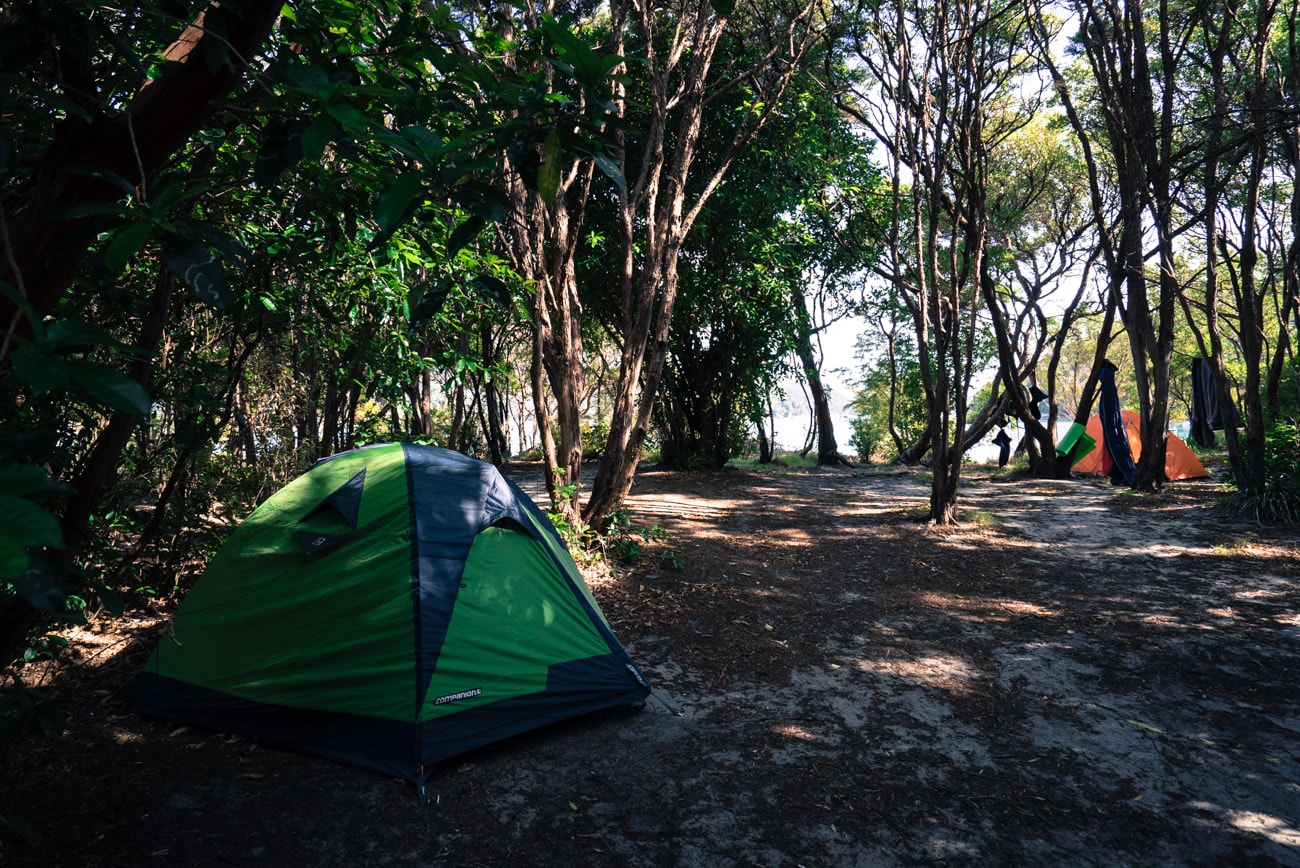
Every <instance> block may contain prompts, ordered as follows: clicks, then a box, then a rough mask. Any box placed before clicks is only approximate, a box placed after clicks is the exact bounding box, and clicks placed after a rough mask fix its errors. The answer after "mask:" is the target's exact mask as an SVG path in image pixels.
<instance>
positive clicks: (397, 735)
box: [133, 444, 650, 793]
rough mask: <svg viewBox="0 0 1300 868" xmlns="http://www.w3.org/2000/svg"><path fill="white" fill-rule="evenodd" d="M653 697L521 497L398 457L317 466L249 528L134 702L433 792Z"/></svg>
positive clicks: (486, 472)
mask: <svg viewBox="0 0 1300 868" xmlns="http://www.w3.org/2000/svg"><path fill="white" fill-rule="evenodd" d="M649 693H650V689H649V687H648V685H647V684H646V682H645V679H644V678H643V677H642V675H641V673H640V672H639V671H638V670H637V668H636V666H635V665H634V664H633V663H632V661H631V659H630V658H629V657H628V654H627V652H626V651H625V650H624V649H623V647H622V646H621V645H620V644H619V642H618V640H617V639H616V638H615V637H614V634H613V632H611V630H610V628H609V624H608V623H607V622H606V620H605V616H604V615H603V614H602V613H601V611H600V607H599V606H598V605H597V603H596V601H595V599H594V598H593V597H592V595H591V592H590V590H589V589H588V588H587V586H586V584H585V583H584V582H583V580H582V576H581V574H580V573H579V572H578V570H577V567H576V566H575V565H574V563H573V559H572V557H571V556H570V555H569V552H568V550H567V549H566V548H565V546H564V543H563V541H562V540H560V538H559V536H558V535H557V534H556V532H555V528H554V527H553V526H552V525H551V523H550V521H549V520H547V518H546V516H545V515H544V514H543V513H542V512H541V511H540V510H538V508H537V506H536V505H535V504H533V502H532V501H531V500H529V499H528V497H527V495H525V494H524V493H523V492H521V491H520V490H519V489H518V488H517V487H516V486H515V485H514V483H512V482H510V481H509V480H508V479H506V478H505V477H503V476H502V475H501V474H500V473H499V472H497V470H496V468H494V467H492V466H491V465H489V464H485V463H483V462H481V461H475V460H473V459H471V458H467V457H465V456H463V455H459V454H457V453H455V452H449V451H447V450H444V449H436V448H432V447H425V446H413V445H409V444H388V445H383V446H374V447H368V448H364V449H358V450H354V451H352V452H347V453H343V454H340V455H337V456H334V457H332V458H328V459H325V460H323V461H321V462H319V463H317V464H316V466H315V467H313V468H312V469H311V470H309V471H308V472H307V473H305V474H304V475H303V476H301V477H299V478H298V479H297V480H295V481H294V482H292V483H290V484H289V485H288V486H286V487H285V488H284V489H282V490H281V491H280V492H278V493H277V494H275V495H274V496H272V497H271V498H270V499H269V500H267V501H266V502H265V503H264V504H262V505H261V506H260V507H258V508H257V510H255V511H254V512H253V514H252V515H250V516H249V517H248V519H247V520H246V521H245V522H244V523H243V524H242V525H241V526H240V527H239V528H238V529H237V530H236V531H235V532H234V533H233V534H232V535H231V537H230V539H229V540H228V541H227V542H226V543H225V545H224V546H222V548H221V550H220V551H219V552H218V553H217V555H216V556H215V557H214V558H213V560H212V562H211V564H209V566H208V568H207V570H206V571H205V572H204V574H203V575H202V576H201V577H200V578H199V579H198V581H197V582H196V583H195V585H194V588H193V590H192V591H190V593H189V595H188V596H187V597H186V598H185V600H184V602H183V603H182V604H181V606H180V607H179V608H178V609H177V611H176V614H175V616H174V618H173V620H172V629H171V630H169V631H168V634H167V635H166V636H164V637H163V638H162V639H161V640H160V641H159V643H158V647H157V649H156V650H155V651H154V653H153V656H152V657H151V658H150V659H149V661H148V663H147V664H146V666H145V669H144V671H143V672H142V673H141V674H140V676H139V677H138V678H137V680H136V683H135V686H134V690H133V702H134V705H135V707H136V708H137V710H139V711H141V712H144V713H146V714H150V715H155V716H159V717H165V718H168V719H172V720H178V721H184V722H187V723H195V724H200V725H203V726H208V727H211V728H213V729H218V730H222V731H228V732H237V733H242V734H246V735H250V736H255V737H257V738H259V739H261V740H262V741H264V742H266V743H269V744H274V745H278V746H281V747H287V748H291V749H295V750H300V751H303V752H305V753H311V754H316V755H320V756H326V757H330V758H333V759H337V760H342V761H345V762H349V763H353V764H355V765H359V766H363V767H367V768H372V769H375V770H378V771H382V772H384V773H389V774H393V775H395V776H397V777H401V778H405V779H408V780H411V781H413V782H415V783H416V784H417V786H418V787H419V788H420V790H421V793H422V792H423V784H424V780H425V779H426V776H427V775H428V773H429V771H430V766H432V765H433V764H435V763H437V762H439V761H441V760H444V759H446V758H447V757H450V756H453V755H455V754H458V753H461V752H463V751H466V750H470V749H472V748H474V747H478V746H480V745H483V744H487V743H489V742H492V741H496V740H498V739H501V738H505V737H507V736H510V735H514V734H516V733H519V732H523V731H526V730H529V729H533V728H535V727H538V726H542V725H545V724H547V723H551V722H553V721H556V720H561V719H564V718H567V717H571V716H573V715H577V714H583V713H586V712H589V711H594V710H597V709H602V708H609V707H613V706H618V705H628V704H640V703H643V702H644V700H645V697H646V696H648V695H649Z"/></svg>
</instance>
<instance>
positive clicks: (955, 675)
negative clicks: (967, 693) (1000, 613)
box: [852, 654, 987, 692]
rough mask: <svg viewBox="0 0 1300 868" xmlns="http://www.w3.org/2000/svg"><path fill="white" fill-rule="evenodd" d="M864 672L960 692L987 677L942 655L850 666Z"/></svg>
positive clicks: (959, 661) (966, 664)
mask: <svg viewBox="0 0 1300 868" xmlns="http://www.w3.org/2000/svg"><path fill="white" fill-rule="evenodd" d="M852 665H853V666H854V667H856V668H857V669H860V670H862V671H864V672H875V673H879V674H883V675H892V676H895V677H897V678H903V679H906V680H908V681H912V682H914V683H916V684H924V685H926V686H927V687H935V688H939V689H941V690H948V691H955V692H961V691H964V690H968V689H970V682H971V681H974V680H976V679H979V678H984V677H987V676H986V675H985V674H984V673H983V672H981V671H980V670H979V669H977V668H975V667H974V666H971V665H970V664H969V663H967V662H966V661H965V660H962V659H960V658H957V657H951V656H947V655H942V654H932V655H927V656H922V657H917V658H914V659H891V658H888V657H886V658H877V659H872V660H857V661H854V662H853V664H852Z"/></svg>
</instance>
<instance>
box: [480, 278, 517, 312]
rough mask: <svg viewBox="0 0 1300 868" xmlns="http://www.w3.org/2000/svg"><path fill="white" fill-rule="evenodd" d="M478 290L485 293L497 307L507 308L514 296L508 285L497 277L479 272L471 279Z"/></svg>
mask: <svg viewBox="0 0 1300 868" xmlns="http://www.w3.org/2000/svg"><path fill="white" fill-rule="evenodd" d="M471 282H472V283H473V285H474V287H475V288H477V289H478V291H479V292H481V293H483V294H484V295H486V296H487V297H488V298H490V299H491V300H492V301H493V302H495V303H496V304H497V305H498V306H499V307H503V308H505V309H506V310H509V309H510V308H511V307H512V306H513V305H514V297H513V296H512V295H511V293H510V285H509V284H508V283H506V282H505V281H504V280H501V279H500V278H498V277H493V276H492V275H490V274H480V275H479V276H478V277H476V278H474V280H473V281H471Z"/></svg>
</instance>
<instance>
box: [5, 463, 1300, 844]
mask: <svg viewBox="0 0 1300 868" xmlns="http://www.w3.org/2000/svg"><path fill="white" fill-rule="evenodd" d="M982 476H983V478H982V479H978V480H976V481H973V482H971V483H970V484H969V485H968V486H967V487H966V488H965V489H964V491H963V503H964V504H965V505H966V508H967V512H966V517H967V519H968V520H967V522H966V523H965V524H964V525H963V527H962V528H960V529H957V530H953V531H937V530H934V529H930V528H927V527H926V525H925V524H924V522H923V521H920V520H919V519H918V517H919V516H920V515H921V514H923V513H924V505H925V503H926V498H927V497H928V489H927V487H926V485H925V483H924V481H923V480H922V479H920V478H918V477H917V476H916V475H915V474H911V473H906V472H888V473H870V472H866V471H836V472H805V473H788V474H775V475H773V474H767V475H759V474H746V473H727V474H719V475H715V476H686V475H679V474H672V473H664V472H648V473H645V474H643V475H642V477H641V478H640V480H639V482H638V485H637V488H636V489H635V490H634V496H633V498H632V500H631V502H630V506H631V508H632V512H633V516H634V518H635V520H636V521H637V522H638V523H641V524H644V525H652V524H657V525H659V526H661V527H663V528H664V529H666V530H667V531H668V532H669V537H668V539H667V540H663V541H659V542H654V543H649V544H647V547H646V548H647V550H646V553H645V555H644V556H643V557H642V559H641V561H640V562H639V563H638V564H637V566H635V567H633V568H630V569H625V570H623V571H622V572H621V573H620V575H619V576H617V577H615V578H605V579H601V580H596V581H594V582H593V586H594V589H595V593H596V595H597V597H598V598H599V599H600V601H601V603H602V606H603V607H604V608H605V611H606V613H607V615H608V616H609V618H610V620H611V622H612V623H613V624H614V627H615V630H616V632H617V633H618V634H619V635H620V637H621V638H622V639H623V641H624V644H625V645H627V646H628V648H629V650H630V651H631V653H632V655H633V657H634V658H635V659H636V660H637V661H638V663H639V664H640V665H641V667H642V668H643V669H644V671H645V672H646V674H647V675H648V676H649V677H650V679H651V682H652V684H653V685H654V686H655V687H656V691H657V693H658V694H659V696H660V697H662V699H663V700H665V701H666V703H668V704H670V705H671V706H672V707H673V708H674V709H675V710H676V711H678V712H680V714H679V715H674V714H672V713H670V712H669V711H668V710H667V709H666V708H665V707H664V705H662V704H660V703H658V702H653V701H652V702H651V703H650V704H648V705H647V707H646V708H645V709H644V710H642V711H639V712H622V711H619V712H609V713H603V714H598V715H593V716H590V717H587V718H584V719H581V720H577V721H571V722H567V723H564V724H560V725H557V726H553V727H549V728H546V729H544V730H540V731H537V732H534V733H531V734H529V735H526V736H523V737H520V738H516V739H512V740H510V741H507V742H504V743H501V744H498V745H495V746H492V747H490V748H487V749H484V750H480V751H477V752H475V753H472V754H468V755H465V756H463V757H460V758H458V759H456V760H454V761H452V762H450V763H448V764H447V765H446V766H445V767H444V768H443V769H441V770H440V771H439V772H438V773H437V774H436V775H435V776H434V778H433V780H432V782H431V785H430V790H429V792H430V798H431V802H430V804H428V805H425V806H421V805H419V804H418V803H417V800H416V798H415V794H414V791H413V789H412V788H411V787H410V786H409V785H406V784H403V783H400V782H396V781H391V780H388V779H385V778H382V777H380V776H377V775H374V774H372V773H369V772H365V771H361V770H358V769H353V768H349V767H343V766H338V765H334V764H331V763H329V762H326V761H323V760H316V759H312V758H305V757H300V756H295V755H290V754H285V753H282V752H279V751H275V750H272V749H268V748H262V747H260V746H258V745H255V744H249V743H246V742H244V741H242V740H240V739H237V738H232V737H228V736H223V735H221V734H218V733H211V732H204V731H200V730H196V729H189V728H177V727H174V726H171V725H168V724H166V723H163V722H158V721H150V720H145V719H141V718H138V717H136V716H134V715H131V714H130V713H128V712H127V711H126V710H125V708H124V706H123V705H122V701H121V687H122V686H123V685H125V683H126V682H127V681H128V680H129V677H130V672H131V665H132V664H134V663H135V662H137V661H139V659H140V658H141V656H142V655H143V654H144V653H146V652H147V649H148V643H149V642H150V641H152V637H153V636H154V635H156V631H157V629H158V627H157V625H156V624H155V623H153V622H151V621H149V620H148V619H143V618H141V619H140V620H139V623H138V625H137V627H138V629H137V630H136V631H135V632H132V631H130V630H126V631H123V629H122V625H119V626H118V627H113V628H110V627H107V626H105V627H103V628H101V635H102V636H103V637H104V643H105V644H104V646H103V650H101V651H98V652H96V651H94V650H93V649H91V650H87V651H85V652H83V654H84V656H85V657H86V658H87V659H86V661H85V662H82V663H77V662H76V661H75V660H74V661H72V662H70V663H69V664H68V665H67V667H66V668H65V671H64V673H63V674H62V676H61V678H62V679H63V683H66V684H67V685H69V686H68V692H69V694H70V697H71V698H70V700H69V702H70V705H69V709H68V712H69V723H68V728H67V732H66V733H65V735H64V736H63V738H61V739H56V740H47V741H45V742H42V743H39V744H38V745H36V746H35V747H34V748H33V749H32V750H31V751H29V752H28V753H27V754H26V755H24V756H23V757H21V758H19V759H18V760H17V761H16V762H14V763H13V764H11V768H9V769H7V770H6V784H5V787H4V790H3V793H2V794H0V814H2V815H6V816H21V817H23V818H24V819H25V820H26V821H27V822H28V823H29V824H30V827H31V830H30V834H29V835H28V836H26V837H22V836H19V835H17V834H15V833H13V832H12V831H10V832H8V833H6V834H5V835H4V837H3V838H0V841H2V842H3V849H0V863H3V864H5V865H10V864H13V865H28V864H30V865H150V864H159V865H163V864H166V865H178V864H179V865H228V864H234V865H249V864H263V865H297V864H308V865H361V864H365V865H430V864H445V865H517V864H530V865H572V864H579V865H611V866H613V865H619V866H622V865H644V866H657V865H691V866H728V865H773V866H776V865H788V866H795V865H836V866H841V865H916V864H932V863H933V864H957V865H963V864H969V865H989V864H1002V865H1106V866H1111V865H1143V866H1148V865H1186V864H1206V865H1261V864H1263V865H1267V864H1279V865H1300V693H1298V692H1297V689H1296V676H1297V670H1298V668H1300V605H1297V604H1298V603H1300V542H1298V541H1297V538H1296V535H1295V534H1284V533H1277V532H1272V531H1268V530H1265V529H1262V528H1259V527H1257V526H1252V525H1249V524H1244V523H1238V522H1231V521H1227V520H1225V519H1224V518H1222V516H1221V515H1220V514H1218V513H1217V512H1216V511H1215V510H1214V509H1213V506H1212V504H1213V500H1214V498H1215V497H1216V496H1218V494H1219V493H1220V492H1219V489H1218V487H1217V486H1215V485H1213V484H1211V483H1193V484H1183V485H1181V486H1171V487H1170V490H1169V492H1168V493H1166V494H1164V495H1160V496H1157V497H1154V498H1136V497H1134V496H1132V495H1128V494H1125V493H1120V492H1117V491H1116V490H1115V489H1112V488H1110V487H1109V486H1106V485H1103V484H1100V483H1095V482H1091V481H1084V480H1070V481H1063V482H1037V481H1024V480H1021V481H1014V482H1012V481H1003V482H999V481H994V480H993V479H991V478H989V476H988V474H982ZM668 550H671V551H673V552H674V553H675V555H674V556H671V557H669V558H667V559H666V560H664V559H663V558H662V556H663V553H664V552H665V551H668ZM676 562H680V564H681V566H682V569H673V568H672V567H673V566H674V565H675V563H676ZM125 626H126V627H130V626H131V625H130V624H127V625H125ZM92 655H93V660H91V659H90V658H91V657H92Z"/></svg>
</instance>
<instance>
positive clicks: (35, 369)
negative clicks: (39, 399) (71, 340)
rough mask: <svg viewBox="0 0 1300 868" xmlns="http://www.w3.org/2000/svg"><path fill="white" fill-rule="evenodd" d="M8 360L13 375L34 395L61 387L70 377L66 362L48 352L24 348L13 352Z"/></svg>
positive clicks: (65, 384) (66, 383)
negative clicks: (11, 366) (11, 365)
mask: <svg viewBox="0 0 1300 868" xmlns="http://www.w3.org/2000/svg"><path fill="white" fill-rule="evenodd" d="M10 362H11V363H12V364H13V369H14V375H15V376H17V377H18V379H19V380H21V381H22V382H24V383H26V384H27V385H28V386H31V388H32V391H33V392H34V393H35V394H36V395H42V394H44V393H46V392H54V391H57V390H59V389H62V388H64V387H65V386H67V385H68V383H69V382H70V381H71V379H72V375H71V373H69V371H68V366H67V363H66V362H65V361H64V360H63V359H61V358H59V357H58V356H52V355H49V354H48V353H41V352H34V351H32V350H30V349H26V348H24V349H21V350H18V351H17V352H15V353H14V354H13V356H11V357H10Z"/></svg>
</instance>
